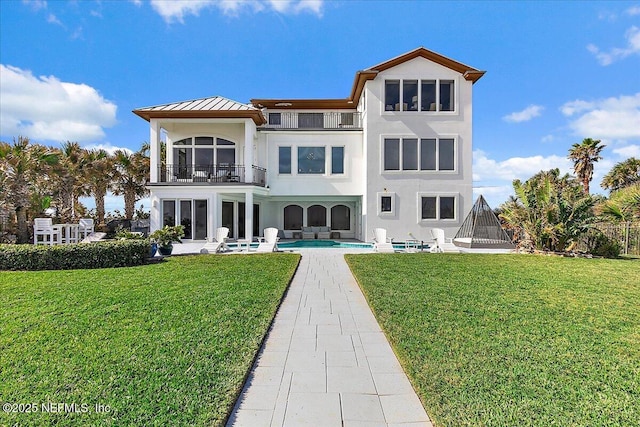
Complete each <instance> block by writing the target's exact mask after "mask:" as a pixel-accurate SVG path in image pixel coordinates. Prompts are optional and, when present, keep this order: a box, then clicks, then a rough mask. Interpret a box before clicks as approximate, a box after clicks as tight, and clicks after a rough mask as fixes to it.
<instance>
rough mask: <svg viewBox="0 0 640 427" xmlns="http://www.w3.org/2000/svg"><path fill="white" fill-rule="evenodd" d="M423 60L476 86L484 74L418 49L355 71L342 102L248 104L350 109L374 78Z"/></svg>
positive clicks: (261, 101)
mask: <svg viewBox="0 0 640 427" xmlns="http://www.w3.org/2000/svg"><path fill="white" fill-rule="evenodd" d="M419 57H420V58H425V59H428V60H429V61H432V62H435V63H436V64H440V65H442V66H443V67H447V68H449V69H451V70H453V71H457V72H458V73H460V74H462V76H463V77H464V78H465V79H466V80H469V81H471V82H472V83H475V82H477V81H478V80H479V79H480V77H482V76H483V75H484V73H485V71H480V70H477V69H475V68H473V67H470V66H468V65H465V64H463V63H461V62H458V61H454V60H453V59H450V58H447V57H446V56H443V55H440V54H439V53H436V52H433V51H430V50H428V49H425V48H424V47H419V48H417V49H414V50H412V51H410V52H407V53H405V54H403V55H400V56H397V57H395V58H392V59H389V60H388V61H385V62H382V63H380V64H378V65H374V66H373V67H370V68H367V69H366V70H362V71H358V72H357V73H356V77H355V80H354V82H353V87H352V88H351V95H350V96H349V97H348V98H344V99H252V100H251V103H252V104H253V105H255V106H258V107H266V108H278V109H285V110H286V109H301V110H302V109H323V108H335V109H342V108H344V109H350V108H356V107H357V105H356V104H357V100H358V99H360V95H361V94H362V90H363V89H364V85H365V83H366V82H367V81H368V80H373V79H375V78H376V76H377V75H378V73H379V72H381V71H385V70H388V69H389V68H393V67H395V66H397V65H400V64H402V63H404V62H407V61H410V60H412V59H415V58H419Z"/></svg>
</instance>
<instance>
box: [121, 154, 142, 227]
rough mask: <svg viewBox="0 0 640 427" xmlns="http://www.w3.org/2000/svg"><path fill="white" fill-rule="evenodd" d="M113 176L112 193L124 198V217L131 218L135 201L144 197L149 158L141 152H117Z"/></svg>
mask: <svg viewBox="0 0 640 427" xmlns="http://www.w3.org/2000/svg"><path fill="white" fill-rule="evenodd" d="M114 162H115V166H116V168H115V176H114V184H113V193H114V194H116V195H123V196H124V216H125V218H126V219H131V218H133V212H134V209H135V204H136V201H138V200H140V199H141V198H143V197H145V196H146V195H147V194H148V193H149V190H147V187H146V185H147V182H148V181H149V157H147V156H146V155H145V154H144V152H143V151H142V150H140V151H137V152H135V153H128V152H126V151H123V150H118V151H116V152H115V153H114Z"/></svg>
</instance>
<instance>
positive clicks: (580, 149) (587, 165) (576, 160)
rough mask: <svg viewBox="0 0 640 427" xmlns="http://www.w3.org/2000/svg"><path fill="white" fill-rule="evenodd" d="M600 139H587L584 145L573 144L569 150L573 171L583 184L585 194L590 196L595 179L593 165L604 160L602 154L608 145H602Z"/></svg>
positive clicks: (583, 142)
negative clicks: (590, 189)
mask: <svg viewBox="0 0 640 427" xmlns="http://www.w3.org/2000/svg"><path fill="white" fill-rule="evenodd" d="M600 144H601V141H600V140H599V139H591V138H585V139H583V140H582V143H580V144H578V143H576V144H573V145H572V146H571V148H570V149H569V159H570V160H571V161H573V170H574V172H575V173H576V176H577V177H578V179H579V180H580V182H582V187H583V188H584V192H585V194H589V183H590V182H591V179H592V178H593V164H594V163H595V162H597V161H598V160H600V159H602V156H600V152H601V151H602V149H603V148H604V147H606V145H600Z"/></svg>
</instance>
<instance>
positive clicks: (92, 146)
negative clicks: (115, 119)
mask: <svg viewBox="0 0 640 427" xmlns="http://www.w3.org/2000/svg"><path fill="white" fill-rule="evenodd" d="M84 148H86V149H87V150H104V151H106V152H107V153H109V154H111V155H113V153H115V152H116V151H118V150H122V151H125V152H127V153H133V150H131V149H130V148H127V147H117V146H115V145H111V143H109V142H105V143H103V144H87V145H85V146H84Z"/></svg>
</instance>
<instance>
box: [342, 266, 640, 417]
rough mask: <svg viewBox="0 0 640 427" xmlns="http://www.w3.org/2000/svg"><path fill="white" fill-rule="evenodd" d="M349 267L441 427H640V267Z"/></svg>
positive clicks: (428, 409)
mask: <svg viewBox="0 0 640 427" xmlns="http://www.w3.org/2000/svg"><path fill="white" fill-rule="evenodd" d="M347 261H348V263H349V264H350V266H351V269H352V270H353V272H354V274H355V275H356V277H357V279H358V281H359V283H360V285H361V287H362V289H363V291H364V293H365V295H366V297H367V299H368V301H369V303H370V305H371V307H372V309H373V310H374V312H375V315H376V317H377V318H378V321H379V322H380V324H381V326H382V328H383V329H384V330H385V333H386V334H387V336H388V338H389V340H390V341H391V343H392V346H393V347H394V349H395V351H396V353H397V355H398V357H399V359H400V361H401V363H402V364H403V366H404V368H405V372H407V374H408V375H409V377H410V378H411V381H412V383H413V385H414V387H415V388H416V391H417V392H418V394H419V396H420V398H421V400H422V401H423V403H424V405H425V408H426V410H427V412H428V413H429V415H430V416H431V417H432V420H433V421H434V423H435V425H437V426H550V425H557V426H625V427H626V426H638V425H640V260H603V259H593V260H589V259H569V258H558V257H545V256H532V255H529V256H527V255H453V254H452V255H450V254H438V255H431V254H429V255H427V254H414V255H410V254H395V255H348V256H347Z"/></svg>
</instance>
